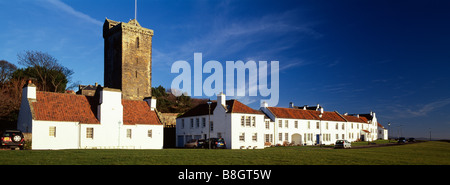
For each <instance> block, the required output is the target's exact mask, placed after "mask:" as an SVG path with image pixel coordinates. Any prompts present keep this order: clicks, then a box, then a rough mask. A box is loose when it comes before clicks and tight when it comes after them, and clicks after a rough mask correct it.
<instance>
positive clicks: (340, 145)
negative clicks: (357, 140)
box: [334, 140, 352, 148]
mask: <svg viewBox="0 0 450 185" xmlns="http://www.w3.org/2000/svg"><path fill="white" fill-rule="evenodd" d="M351 147H352V143H350V141H347V140H337V141H336V143H335V144H334V148H351Z"/></svg>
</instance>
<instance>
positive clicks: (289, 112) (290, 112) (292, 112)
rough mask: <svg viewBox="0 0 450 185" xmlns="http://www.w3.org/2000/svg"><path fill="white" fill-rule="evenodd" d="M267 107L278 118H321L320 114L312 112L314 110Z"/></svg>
mask: <svg viewBox="0 0 450 185" xmlns="http://www.w3.org/2000/svg"><path fill="white" fill-rule="evenodd" d="M267 108H268V109H269V110H270V112H272V113H273V114H274V115H275V117H278V118H292V119H311V120H315V119H317V120H319V116H318V115H315V114H313V113H311V112H313V110H303V109H292V108H282V107H267ZM314 112H316V111H314Z"/></svg>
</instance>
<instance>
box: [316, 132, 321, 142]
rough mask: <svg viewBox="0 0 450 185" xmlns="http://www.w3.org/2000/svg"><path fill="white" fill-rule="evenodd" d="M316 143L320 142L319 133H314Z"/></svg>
mask: <svg viewBox="0 0 450 185" xmlns="http://www.w3.org/2000/svg"><path fill="white" fill-rule="evenodd" d="M316 144H320V134H317V135H316Z"/></svg>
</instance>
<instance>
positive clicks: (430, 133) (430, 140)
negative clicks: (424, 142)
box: [428, 128, 431, 141]
mask: <svg viewBox="0 0 450 185" xmlns="http://www.w3.org/2000/svg"><path fill="white" fill-rule="evenodd" d="M428 130H430V141H431V128H428Z"/></svg>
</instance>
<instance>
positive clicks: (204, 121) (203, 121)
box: [202, 118, 206, 128]
mask: <svg viewBox="0 0 450 185" xmlns="http://www.w3.org/2000/svg"><path fill="white" fill-rule="evenodd" d="M205 127H206V118H202V128H205Z"/></svg>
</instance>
